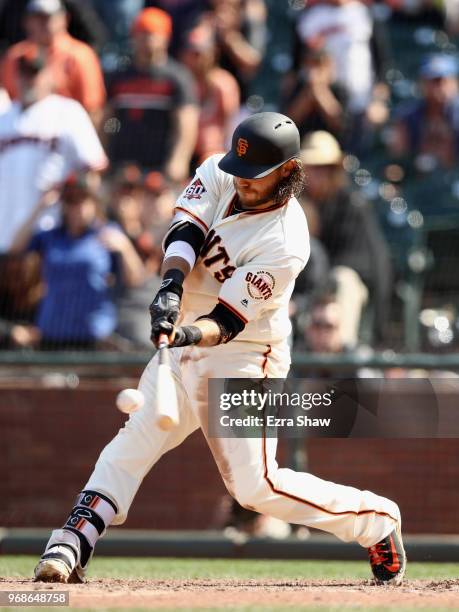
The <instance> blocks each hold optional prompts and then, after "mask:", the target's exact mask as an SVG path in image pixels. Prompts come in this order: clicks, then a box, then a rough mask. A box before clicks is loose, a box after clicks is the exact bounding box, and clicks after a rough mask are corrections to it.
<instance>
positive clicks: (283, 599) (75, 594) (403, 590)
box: [0, 578, 459, 611]
mask: <svg viewBox="0 0 459 612" xmlns="http://www.w3.org/2000/svg"><path fill="white" fill-rule="evenodd" d="M0 589H1V590H2V591H33V592H36V591H42V590H45V591H48V592H49V591H52V590H57V591H68V592H69V598H70V606H71V607H72V608H148V609H158V610H160V609H166V610H167V609H172V610H182V609H186V610H206V609H211V610H212V609H213V610H218V609H225V610H227V609H228V608H229V609H235V610H251V611H252V610H257V609H260V610H273V609H275V610H282V609H283V608H285V609H289V608H290V609H294V610H301V609H311V608H312V609H314V608H317V609H319V610H320V609H321V608H322V609H323V608H324V607H325V609H334V608H335V606H336V609H338V607H352V608H353V609H356V608H361V609H364V610H365V609H371V608H377V609H380V610H383V609H391V608H392V609H394V610H395V609H397V610H400V609H404V608H407V609H414V608H421V609H426V608H427V609H431V610H440V609H456V610H457V609H458V607H459V579H457V580H443V581H430V582H429V581H427V580H409V581H407V583H406V585H405V586H403V587H398V588H397V587H383V588H381V587H375V586H373V585H371V584H370V581H368V580H354V581H352V580H348V581H339V580H289V581H283V580H145V579H141V580H122V579H107V578H105V579H96V578H93V579H90V580H89V581H88V583H86V584H84V585H81V584H80V585H54V584H53V585H45V584H34V583H32V582H31V581H30V580H26V579H11V578H1V579H0Z"/></svg>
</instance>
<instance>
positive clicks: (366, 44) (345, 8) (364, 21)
mask: <svg viewBox="0 0 459 612" xmlns="http://www.w3.org/2000/svg"><path fill="white" fill-rule="evenodd" d="M383 27H384V26H383V24H382V22H379V21H375V20H374V19H373V16H372V13H371V11H370V8H369V7H368V6H367V5H366V3H365V2H362V1H360V0H319V1H318V2H316V3H315V4H313V6H311V7H310V8H306V9H305V10H304V11H303V13H302V14H301V15H300V18H299V21H298V33H299V36H300V39H301V40H302V41H303V43H304V44H307V45H309V46H312V47H315V46H317V45H323V46H324V48H325V50H326V51H327V52H328V53H329V54H330V56H331V57H332V59H333V61H334V63H335V66H336V76H337V82H338V83H339V84H340V85H342V86H343V87H344V88H345V90H346V92H347V96H348V106H349V112H350V118H349V119H351V118H352V124H351V125H350V128H351V134H350V138H349V142H348V143H347V148H348V149H350V150H353V151H354V152H357V153H360V152H362V151H363V150H364V149H365V144H366V143H365V142H364V139H365V137H366V135H367V133H368V129H369V128H370V127H371V126H373V125H381V124H383V123H384V122H385V121H387V119H388V110H387V102H388V98H389V90H388V87H387V85H386V84H385V73H386V71H387V67H388V66H387V64H388V51H387V47H386V45H385V44H384V43H385V37H384V36H381V29H382V28H383ZM374 75H376V79H375V78H374Z"/></svg>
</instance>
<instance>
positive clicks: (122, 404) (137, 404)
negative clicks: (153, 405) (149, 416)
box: [116, 389, 145, 414]
mask: <svg viewBox="0 0 459 612" xmlns="http://www.w3.org/2000/svg"><path fill="white" fill-rule="evenodd" d="M144 403H145V398H144V396H143V393H142V391H139V390H138V389H123V390H122V391H120V392H119V393H118V395H117V397H116V406H117V408H118V410H121V412H124V413H125V414H131V412H136V411H137V410H139V409H140V408H142V406H143V405H144Z"/></svg>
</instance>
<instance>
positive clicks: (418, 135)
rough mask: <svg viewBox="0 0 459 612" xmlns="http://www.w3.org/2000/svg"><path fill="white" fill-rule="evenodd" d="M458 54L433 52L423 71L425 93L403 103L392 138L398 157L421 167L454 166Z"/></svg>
mask: <svg viewBox="0 0 459 612" xmlns="http://www.w3.org/2000/svg"><path fill="white" fill-rule="evenodd" d="M457 75H458V67H457V62H456V60H455V58H453V57H451V56H448V55H433V56H430V57H428V58H426V59H425V61H424V62H423V64H422V65H421V68H420V71H419V78H420V90H421V95H422V97H421V98H420V99H416V100H413V101H411V102H408V103H406V104H403V105H402V106H401V107H400V108H399V109H398V111H397V112H396V115H395V122H394V126H393V130H392V132H391V138H390V140H389V146H390V149H391V153H392V154H393V155H395V156H396V157H406V158H407V159H408V161H409V162H411V161H412V160H413V159H414V162H415V165H416V167H417V169H419V170H435V169H436V168H438V167H443V168H451V167H453V166H455V165H456V164H457V161H458V159H459V89H458V79H457Z"/></svg>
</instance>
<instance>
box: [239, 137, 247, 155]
mask: <svg viewBox="0 0 459 612" xmlns="http://www.w3.org/2000/svg"><path fill="white" fill-rule="evenodd" d="M248 148H249V143H248V142H247V140H246V139H245V138H239V140H238V141H237V147H236V153H237V154H238V155H239V157H242V156H243V155H245V154H246V153H247V149H248Z"/></svg>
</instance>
